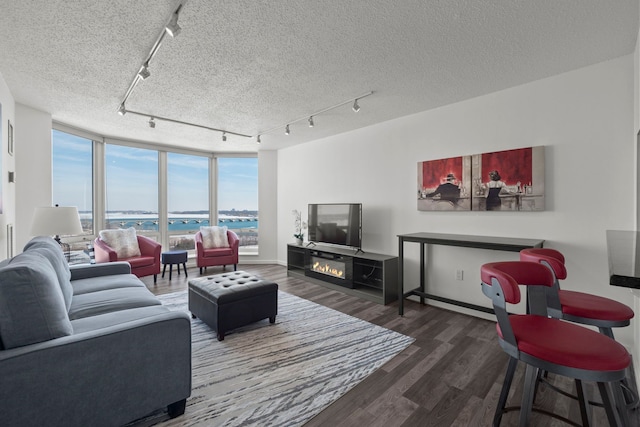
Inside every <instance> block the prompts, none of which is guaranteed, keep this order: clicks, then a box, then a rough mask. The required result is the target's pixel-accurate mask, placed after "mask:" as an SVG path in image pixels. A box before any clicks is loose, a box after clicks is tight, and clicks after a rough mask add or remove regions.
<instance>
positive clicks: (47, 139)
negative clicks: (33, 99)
mask: <svg viewBox="0 0 640 427" xmlns="http://www.w3.org/2000/svg"><path fill="white" fill-rule="evenodd" d="M16 129H17V131H16V193H17V194H16V227H15V236H16V253H19V252H22V248H23V247H24V245H25V244H26V243H27V242H28V241H29V239H30V238H31V237H32V236H30V234H29V231H30V229H31V220H32V219H33V212H34V211H35V208H37V207H39V206H51V197H52V196H51V192H52V188H51V167H52V165H51V152H52V151H51V150H52V147H51V114H49V113H45V112H42V111H39V110H35V109H33V108H31V107H27V106H25V105H23V104H16Z"/></svg>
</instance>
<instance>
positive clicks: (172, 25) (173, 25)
mask: <svg viewBox="0 0 640 427" xmlns="http://www.w3.org/2000/svg"><path fill="white" fill-rule="evenodd" d="M165 30H166V31H167V33H169V35H170V36H171V37H176V36H177V35H178V34H180V31H182V28H180V25H178V12H177V11H176V13H174V14H173V16H172V17H171V21H169V23H168V24H167V26H166V27H165Z"/></svg>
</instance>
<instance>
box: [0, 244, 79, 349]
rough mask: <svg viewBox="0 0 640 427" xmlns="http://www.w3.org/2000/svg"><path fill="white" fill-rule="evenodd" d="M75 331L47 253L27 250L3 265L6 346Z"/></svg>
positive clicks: (0, 309) (0, 328)
mask: <svg viewBox="0 0 640 427" xmlns="http://www.w3.org/2000/svg"><path fill="white" fill-rule="evenodd" d="M72 333H73V328H72V326H71V322H70V320H69V317H68V316H67V310H66V306H65V302H64V297H63V296H62V290H61V289H60V286H59V284H58V278H57V276H56V272H55V271H54V269H53V267H52V266H51V263H50V262H49V260H48V259H47V258H46V257H45V256H44V255H42V254H41V253H37V252H34V251H27V252H23V253H21V254H19V255H17V256H15V257H13V258H12V259H11V261H10V262H9V264H8V265H6V266H4V267H2V268H0V337H1V338H2V343H3V345H4V347H5V348H13V347H20V346H24V345H27V344H33V343H38V342H42V341H47V340H50V339H54V338H58V337H63V336H66V335H71V334H72Z"/></svg>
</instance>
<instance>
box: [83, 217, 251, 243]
mask: <svg viewBox="0 0 640 427" xmlns="http://www.w3.org/2000/svg"><path fill="white" fill-rule="evenodd" d="M92 221H93V218H92V215H91V213H88V212H80V222H81V223H82V228H83V229H84V230H86V231H87V232H92V231H91V230H93V222H92ZM168 222H169V224H168V229H169V234H170V238H169V240H170V243H169V245H170V248H169V249H170V250H174V249H187V250H192V249H193V248H194V243H193V235H194V234H195V233H196V232H198V231H199V230H200V227H203V226H209V225H210V224H209V214H207V213H203V214H200V213H194V214H191V213H169V221H168ZM106 223H107V227H106V228H109V229H114V228H129V227H133V228H135V229H136V230H139V231H141V232H143V233H144V232H148V233H151V234H153V233H156V232H159V231H160V230H159V220H158V214H155V213H127V212H108V213H107V215H106ZM217 225H218V226H221V227H222V226H226V227H227V228H229V229H230V230H233V231H234V232H235V233H236V234H237V235H238V237H239V238H240V246H242V247H245V248H249V247H253V246H257V245H258V216H257V212H255V213H254V212H249V213H247V212H242V214H241V215H229V214H222V213H220V214H218V224H217ZM96 232H97V231H96Z"/></svg>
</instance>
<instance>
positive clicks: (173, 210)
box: [167, 153, 209, 250]
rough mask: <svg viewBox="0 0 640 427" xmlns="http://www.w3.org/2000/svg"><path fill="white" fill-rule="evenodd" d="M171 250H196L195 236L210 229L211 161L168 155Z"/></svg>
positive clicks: (203, 158) (184, 155)
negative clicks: (202, 228) (203, 229)
mask: <svg viewBox="0 0 640 427" xmlns="http://www.w3.org/2000/svg"><path fill="white" fill-rule="evenodd" d="M167 206H168V217H169V220H168V232H169V248H170V249H171V250H175V249H186V250H194V249H195V243H194V240H193V236H194V235H195V233H196V232H197V231H198V230H199V229H200V227H201V226H208V225H209V158H208V157H202V156H192V155H188V154H178V153H167Z"/></svg>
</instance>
